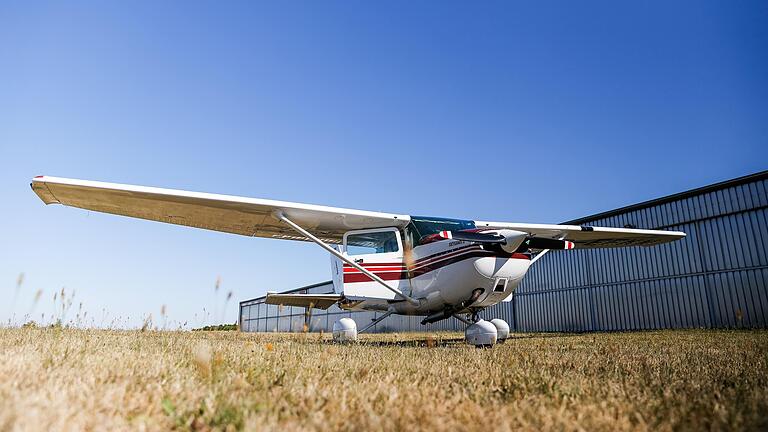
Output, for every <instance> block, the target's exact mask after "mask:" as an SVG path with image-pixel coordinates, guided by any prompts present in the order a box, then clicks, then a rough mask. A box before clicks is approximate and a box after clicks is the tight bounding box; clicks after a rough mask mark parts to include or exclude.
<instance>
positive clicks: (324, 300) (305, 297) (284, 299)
mask: <svg viewBox="0 0 768 432" xmlns="http://www.w3.org/2000/svg"><path fill="white" fill-rule="evenodd" d="M339 300H341V294H276V293H268V294H267V298H266V299H265V300H264V303H267V304H273V305H283V306H299V307H309V308H312V307H313V308H316V309H328V308H329V307H331V306H333V305H334V304H336V302H338V301H339Z"/></svg>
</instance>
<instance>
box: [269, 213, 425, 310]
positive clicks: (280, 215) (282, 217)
mask: <svg viewBox="0 0 768 432" xmlns="http://www.w3.org/2000/svg"><path fill="white" fill-rule="evenodd" d="M274 215H275V217H276V218H277V219H278V220H281V221H283V222H285V223H287V224H288V225H290V227H291V228H293V229H294V230H296V231H297V232H299V233H300V234H301V235H303V236H304V237H306V238H308V239H310V240H312V241H313V242H315V243H317V245H318V246H320V247H321V248H323V249H325V250H327V251H328V252H330V254H331V255H333V256H335V257H336V258H338V259H340V260H342V261H344V262H345V263H347V264H349V265H351V266H352V267H354V268H356V269H358V270H360V271H361V272H363V274H364V275H366V276H368V277H369V278H371V279H372V280H374V281H376V282H378V283H380V284H381V285H382V286H384V287H385V288H386V289H388V290H390V291H392V292H393V293H395V294H397V295H399V296H400V297H402V298H404V299H405V300H407V301H408V303H411V304H413V305H416V306H418V305H419V301H418V300H416V299H414V298H413V297H410V296H408V295H406V294H405V293H403V292H402V291H400V290H399V289H397V288H393V287H391V286H389V285H387V283H386V282H384V279H382V278H380V277H378V276H376V275H375V274H373V273H371V272H370V271H368V270H366V269H365V268H364V267H363V266H361V265H360V264H358V263H356V262H355V261H354V260H353V259H350V258H349V257H348V256H346V255H344V254H342V253H341V252H339V251H337V250H336V249H334V248H332V247H330V246H328V245H327V244H326V243H325V242H323V241H322V240H320V239H319V238H317V237H315V236H313V235H312V233H310V232H309V231H307V230H305V229H304V228H302V227H300V226H299V225H297V224H296V223H294V222H293V221H292V220H290V219H288V218H287V217H285V215H284V214H283V212H281V211H277V212H275V213H274Z"/></svg>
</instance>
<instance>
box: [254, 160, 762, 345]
mask: <svg viewBox="0 0 768 432" xmlns="http://www.w3.org/2000/svg"><path fill="white" fill-rule="evenodd" d="M767 191H768V172H763V173H759V174H755V175H753V176H749V177H748V178H742V179H735V180H733V181H730V182H723V183H721V184H718V185H713V186H711V187H708V188H702V189H700V190H696V191H691V192H688V193H683V194H679V195H678V196H671V197H667V198H663V199H659V200H655V201H656V202H650V203H646V204H639V205H636V206H631V207H628V208H626V209H619V210H615V211H612V212H607V213H603V214H601V215H597V216H595V217H592V218H583V219H579V220H576V221H571V222H568V223H576V224H581V225H592V226H617V227H623V226H628V225H631V226H635V227H637V228H649V229H670V230H680V231H684V232H686V233H687V234H688V236H687V237H686V238H685V239H684V240H680V241H677V242H673V243H668V244H665V245H661V246H655V247H650V248H640V247H637V248H619V249H585V250H578V249H576V250H572V251H552V252H549V253H548V254H547V255H546V256H544V257H542V258H541V259H540V260H539V261H537V263H536V264H535V265H534V266H533V267H532V268H531V270H530V271H529V273H528V275H527V276H526V278H525V279H524V280H523V283H522V284H521V285H520V287H519V288H518V291H517V293H516V294H515V297H514V299H513V301H511V302H509V303H501V304H499V305H496V306H494V307H491V308H488V309H486V310H485V311H483V313H482V316H484V317H485V318H488V319H490V318H502V319H504V320H505V321H507V322H508V323H510V327H512V328H513V329H516V330H517V331H567V332H581V331H595V330H599V331H606V330H607V331H610V330H636V329H657V328H681V327H724V328H740V327H766V323H767V322H768V289H767V288H768V254H766V244H767V243H768V221H767V218H766V216H767V215H768V192H767ZM307 290H308V291H309V292H330V291H332V288H331V287H330V285H328V284H325V285H316V286H312V287H309V288H306V289H305V290H304V291H303V292H306V291H307ZM299 292H302V291H299ZM260 301H261V299H256V300H253V301H250V302H243V303H241V328H242V329H243V330H244V331H275V330H277V331H300V330H301V329H302V328H303V326H304V323H305V321H304V309H303V308H282V309H280V308H278V307H276V306H268V305H264V304H261V305H258V303H260ZM343 316H351V317H352V318H354V319H355V321H356V322H357V324H358V326H359V327H362V326H363V325H366V324H367V323H369V322H370V320H371V318H373V317H374V316H376V315H374V314H373V313H368V312H365V313H353V314H350V313H349V312H344V311H341V310H339V309H338V308H335V307H334V308H331V309H329V310H328V312H327V313H326V312H322V311H320V312H318V311H315V312H314V313H313V315H312V319H311V321H310V330H312V331H319V330H323V331H330V330H331V328H332V326H333V322H334V321H335V320H337V319H339V318H341V317H343ZM265 317H267V318H265ZM420 320H421V318H419V317H399V316H397V317H396V316H392V317H389V318H387V319H386V320H384V321H383V322H382V323H380V324H378V325H377V326H376V329H375V331H377V332H384V331H422V330H425V331H430V330H456V331H458V330H462V329H463V325H462V324H460V323H459V322H458V321H457V320H454V319H450V320H444V321H441V322H438V323H435V324H431V325H429V326H422V325H420V324H419V322H420Z"/></svg>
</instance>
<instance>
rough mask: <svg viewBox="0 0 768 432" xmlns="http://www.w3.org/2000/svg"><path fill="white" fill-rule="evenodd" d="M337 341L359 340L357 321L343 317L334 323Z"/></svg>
mask: <svg viewBox="0 0 768 432" xmlns="http://www.w3.org/2000/svg"><path fill="white" fill-rule="evenodd" d="M333 340H334V341H335V342H354V341H356V340H357V323H355V320H353V319H352V318H342V319H340V320H338V321H336V322H334V323H333Z"/></svg>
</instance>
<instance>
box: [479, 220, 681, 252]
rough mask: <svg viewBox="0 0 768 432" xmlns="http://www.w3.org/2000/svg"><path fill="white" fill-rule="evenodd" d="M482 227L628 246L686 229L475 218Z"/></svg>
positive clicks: (585, 244)
mask: <svg viewBox="0 0 768 432" xmlns="http://www.w3.org/2000/svg"><path fill="white" fill-rule="evenodd" d="M475 225H476V226H477V227H478V228H489V229H511V230H516V231H522V232H527V233H529V234H531V235H533V236H537V237H547V238H559V239H563V240H569V241H572V242H573V243H575V244H576V247H577V248H579V249H586V248H611V247H626V246H654V245H657V244H662V243H667V242H671V241H675V240H679V239H682V238H684V237H685V233H684V232H680V231H662V230H646V229H634V228H608V227H587V226H579V225H547V224H526V223H514V222H485V221H475Z"/></svg>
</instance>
